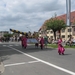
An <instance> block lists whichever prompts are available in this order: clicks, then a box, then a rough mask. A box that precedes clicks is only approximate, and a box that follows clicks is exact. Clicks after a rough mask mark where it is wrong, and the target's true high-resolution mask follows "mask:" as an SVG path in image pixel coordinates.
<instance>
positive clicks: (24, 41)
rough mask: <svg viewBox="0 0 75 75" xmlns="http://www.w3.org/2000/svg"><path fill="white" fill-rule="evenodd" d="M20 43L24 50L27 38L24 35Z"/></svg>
mask: <svg viewBox="0 0 75 75" xmlns="http://www.w3.org/2000/svg"><path fill="white" fill-rule="evenodd" d="M21 41H22V47H24V48H26V47H27V37H26V36H25V35H24V36H22V38H21Z"/></svg>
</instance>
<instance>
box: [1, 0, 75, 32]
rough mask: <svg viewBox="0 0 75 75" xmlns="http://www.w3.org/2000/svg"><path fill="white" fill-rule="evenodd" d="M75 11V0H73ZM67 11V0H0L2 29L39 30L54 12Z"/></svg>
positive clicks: (60, 13)
mask: <svg viewBox="0 0 75 75" xmlns="http://www.w3.org/2000/svg"><path fill="white" fill-rule="evenodd" d="M71 11H75V0H71ZM55 13H56V14H57V16H60V15H62V14H65V13H66V0H0V31H9V30H10V28H11V29H15V30H19V31H22V32H28V31H31V32H34V31H36V32H37V31H38V30H39V29H40V27H41V26H42V25H43V23H44V22H45V20H47V19H50V18H51V17H52V16H54V14H55Z"/></svg>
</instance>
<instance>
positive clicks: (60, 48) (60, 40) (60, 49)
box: [58, 38, 65, 55]
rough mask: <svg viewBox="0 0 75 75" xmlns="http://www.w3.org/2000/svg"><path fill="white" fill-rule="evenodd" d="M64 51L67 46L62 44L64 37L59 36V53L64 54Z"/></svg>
mask: <svg viewBox="0 0 75 75" xmlns="http://www.w3.org/2000/svg"><path fill="white" fill-rule="evenodd" d="M64 51H65V48H64V47H63V45H62V39H61V38H59V39H58V53H59V55H61V54H62V55H64Z"/></svg>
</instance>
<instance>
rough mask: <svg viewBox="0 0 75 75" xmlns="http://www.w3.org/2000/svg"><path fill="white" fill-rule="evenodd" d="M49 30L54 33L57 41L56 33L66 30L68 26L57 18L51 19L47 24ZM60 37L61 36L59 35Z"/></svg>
mask: <svg viewBox="0 0 75 75" xmlns="http://www.w3.org/2000/svg"><path fill="white" fill-rule="evenodd" d="M46 26H47V29H48V30H50V29H52V30H53V32H54V38H55V40H56V31H59V32H60V31H61V29H62V28H66V24H65V22H64V21H63V20H59V19H57V18H51V19H50V20H48V21H47V22H46ZM59 37H60V35H59Z"/></svg>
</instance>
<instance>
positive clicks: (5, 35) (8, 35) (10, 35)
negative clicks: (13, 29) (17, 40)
mask: <svg viewBox="0 0 75 75" xmlns="http://www.w3.org/2000/svg"><path fill="white" fill-rule="evenodd" d="M12 36H13V34H9V33H6V34H4V37H12Z"/></svg>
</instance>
